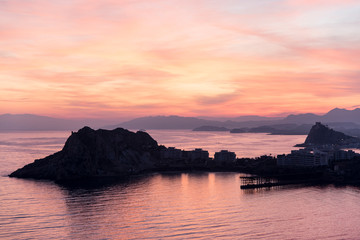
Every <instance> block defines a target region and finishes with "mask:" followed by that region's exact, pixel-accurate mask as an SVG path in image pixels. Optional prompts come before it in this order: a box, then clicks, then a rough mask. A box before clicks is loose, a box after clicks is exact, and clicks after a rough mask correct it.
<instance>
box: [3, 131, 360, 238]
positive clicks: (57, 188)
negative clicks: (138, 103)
mask: <svg viewBox="0 0 360 240" xmlns="http://www.w3.org/2000/svg"><path fill="white" fill-rule="evenodd" d="M148 133H149V134H150V135H151V136H153V138H154V139H156V140H157V141H158V143H159V144H163V145H165V146H168V147H177V148H181V149H185V150H191V149H194V148H203V149H205V150H208V151H209V153H210V156H212V155H213V154H214V152H216V151H220V150H230V151H234V152H235V153H236V154H237V157H257V156H261V155H264V154H267V155H270V154H271V155H273V156H275V155H277V154H283V153H289V152H290V151H291V150H293V149H296V148H294V147H293V146H294V145H295V144H296V143H302V142H303V141H304V140H305V138H306V136H304V135H298V136H296V135H295V136H280V135H267V134H263V133H240V134H230V133H227V132H192V131H187V130H149V131H148ZM69 135H70V132H68V131H57V132H2V133H0V175H1V176H0V239H360V188H359V187H354V186H334V185H321V186H306V185H293V186H281V187H274V188H264V189H247V190H241V189H240V184H241V179H240V177H241V176H245V174H242V173H236V172H167V173H151V174H146V175H138V176H133V177H131V178H130V179H127V180H118V181H104V180H96V181H91V182H86V183H78V182H74V184H71V185H59V184H57V183H54V182H52V181H39V180H30V179H16V178H9V177H8V176H7V175H8V174H10V173H11V172H12V171H14V170H16V169H17V168H20V167H22V166H24V165H25V164H28V163H31V162H33V161H34V159H37V158H42V157H45V156H47V155H49V154H52V153H54V152H56V151H59V150H61V148H62V147H63V145H64V143H65V141H66V139H67V137H68V136H69Z"/></svg>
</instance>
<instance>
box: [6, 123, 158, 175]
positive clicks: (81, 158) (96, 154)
mask: <svg viewBox="0 0 360 240" xmlns="http://www.w3.org/2000/svg"><path fill="white" fill-rule="evenodd" d="M157 149H158V144H157V142H156V141H155V140H154V139H153V138H152V137H151V136H150V135H149V134H147V133H145V132H141V131H139V132H136V133H134V132H130V131H128V130H125V129H122V128H117V129H114V130H111V131H110V130H101V129H100V130H96V131H95V130H93V129H91V128H89V127H84V128H82V129H80V130H79V131H78V132H75V133H72V134H71V136H70V137H69V138H68V139H67V141H66V143H65V146H64V148H63V149H62V150H61V151H59V152H57V153H55V154H53V155H50V156H48V157H45V158H43V159H39V160H35V161H34V162H33V163H30V164H28V165H26V166H24V167H23V168H21V169H18V170H16V171H15V172H13V173H11V174H10V177H20V178H35V179H51V180H69V179H80V178H91V177H114V176H115V177H123V176H127V175H129V174H131V173H137V172H141V171H143V170H145V169H151V167H152V166H153V165H154V160H155V159H154V158H155V157H154V153H155V152H156V151H157Z"/></svg>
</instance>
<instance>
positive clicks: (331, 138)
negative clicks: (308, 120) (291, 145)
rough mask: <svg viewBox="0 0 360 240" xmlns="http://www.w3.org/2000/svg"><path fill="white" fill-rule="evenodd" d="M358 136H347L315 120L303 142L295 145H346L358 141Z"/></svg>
mask: <svg viewBox="0 0 360 240" xmlns="http://www.w3.org/2000/svg"><path fill="white" fill-rule="evenodd" d="M359 142H360V140H359V139H358V138H355V137H352V136H348V135H346V134H344V133H342V132H338V131H335V130H333V129H330V128H329V127H328V126H325V125H323V124H321V123H320V122H317V123H316V124H315V125H314V126H312V128H311V129H310V132H309V134H308V136H307V137H306V140H305V143H304V144H299V145H297V146H319V145H339V146H342V145H347V144H351V143H359Z"/></svg>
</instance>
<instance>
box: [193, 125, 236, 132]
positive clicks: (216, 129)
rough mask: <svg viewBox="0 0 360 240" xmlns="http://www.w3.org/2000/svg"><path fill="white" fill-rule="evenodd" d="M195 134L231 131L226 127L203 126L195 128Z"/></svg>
mask: <svg viewBox="0 0 360 240" xmlns="http://www.w3.org/2000/svg"><path fill="white" fill-rule="evenodd" d="M193 131H195V132H228V131H230V129H228V128H225V127H214V126H201V127H197V128H194V129H193Z"/></svg>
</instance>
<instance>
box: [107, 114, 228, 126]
mask: <svg viewBox="0 0 360 240" xmlns="http://www.w3.org/2000/svg"><path fill="white" fill-rule="evenodd" d="M206 125H208V126H221V125H223V123H222V122H218V121H209V120H203V119H199V118H194V117H179V116H156V117H142V118H136V119H133V120H130V121H127V122H123V123H121V124H119V125H115V126H109V127H107V128H114V127H123V128H127V129H194V128H196V127H200V126H206Z"/></svg>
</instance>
